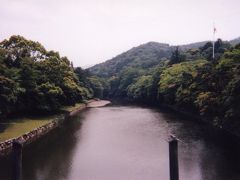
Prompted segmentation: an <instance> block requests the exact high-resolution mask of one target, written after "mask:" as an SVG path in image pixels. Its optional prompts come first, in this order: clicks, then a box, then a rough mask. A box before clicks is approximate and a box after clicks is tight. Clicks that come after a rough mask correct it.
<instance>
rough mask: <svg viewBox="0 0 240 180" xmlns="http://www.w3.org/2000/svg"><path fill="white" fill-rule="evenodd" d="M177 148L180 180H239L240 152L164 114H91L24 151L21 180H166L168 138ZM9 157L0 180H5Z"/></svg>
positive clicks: (124, 110)
mask: <svg viewBox="0 0 240 180" xmlns="http://www.w3.org/2000/svg"><path fill="white" fill-rule="evenodd" d="M171 133H174V134H176V136H177V137H178V138H180V139H181V140H182V141H183V142H184V143H180V144H179V161H180V162H179V166H180V180H240V156H239V153H240V150H239V147H238V145H236V143H234V142H233V141H232V140H231V139H230V138H229V137H226V135H224V134H222V133H219V132H215V130H213V129H211V128H209V127H206V126H204V125H200V124H199V123H196V122H194V123H193V122H191V121H187V120H185V119H184V118H179V117H177V115H174V114H172V113H169V112H161V111H158V110H156V109H151V108H143V107H135V106H108V107H102V108H91V109H88V110H85V111H84V112H82V113H80V114H79V115H78V116H77V117H75V118H74V119H72V120H71V121H69V122H67V123H66V124H64V126H63V127H60V128H58V129H57V130H55V131H53V132H51V133H50V134H49V135H47V136H45V137H43V138H41V139H40V140H39V141H37V142H35V143H33V144H31V145H28V146H26V147H25V148H24V153H23V180H35V179H36V180H63V179H69V180H168V179H169V163H168V142H167V141H166V140H167V138H168V136H169V134H171ZM10 160H11V159H10V157H7V158H4V159H0V179H1V180H5V179H11V161H10Z"/></svg>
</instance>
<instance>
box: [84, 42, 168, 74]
mask: <svg viewBox="0 0 240 180" xmlns="http://www.w3.org/2000/svg"><path fill="white" fill-rule="evenodd" d="M171 52H172V48H171V47H170V46H169V45H168V44H163V43H157V42H149V43H146V44H143V45H140V46H138V47H134V48H132V49H130V50H128V51H127V52H124V53H122V54H120V55H118V56H116V57H114V58H112V59H111V60H108V61H106V62H103V63H100V64H97V65H95V66H93V67H91V68H89V71H90V72H91V73H93V74H95V75H98V76H100V77H111V76H113V75H116V74H118V73H119V72H121V71H122V70H124V69H125V68H129V67H141V68H144V69H147V68H151V67H153V66H156V65H157V64H159V62H160V61H161V60H162V59H163V58H169V57H170V55H171Z"/></svg>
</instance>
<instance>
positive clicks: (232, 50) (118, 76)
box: [89, 38, 240, 136]
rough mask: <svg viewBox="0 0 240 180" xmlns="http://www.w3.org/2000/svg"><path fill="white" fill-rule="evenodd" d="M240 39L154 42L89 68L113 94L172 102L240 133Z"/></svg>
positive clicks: (113, 96) (156, 101) (144, 101)
mask: <svg viewBox="0 0 240 180" xmlns="http://www.w3.org/2000/svg"><path fill="white" fill-rule="evenodd" d="M239 42H240V39H239V38H238V39H235V40H233V41H229V42H228V41H222V40H221V39H218V40H217V41H216V42H215V52H216V54H215V58H214V59H213V58H212V50H213V49H212V48H213V46H212V43H211V42H202V43H194V44H189V45H185V46H179V47H176V46H169V45H168V44H160V43H155V42H150V43H147V44H144V45H141V46H139V47H135V48H133V49H131V50H129V51H127V52H125V53H123V54H121V55H119V56H117V57H115V58H113V59H111V60H109V61H106V62H104V63H101V64H98V65H95V66H93V67H91V68H89V71H90V72H91V73H93V74H95V75H97V76H99V77H101V78H105V79H106V82H108V83H107V86H105V87H104V89H105V91H107V93H106V94H108V97H109V98H121V99H122V98H125V97H127V100H130V101H135V102H140V103H148V104H155V105H158V106H162V105H164V106H169V107H172V108H174V109H177V110H179V111H182V112H187V113H189V114H192V115H196V116H198V117H200V119H203V120H205V121H206V122H208V123H211V124H212V125H214V126H217V127H220V128H223V129H226V130H228V131H230V132H232V133H234V134H237V135H238V136H240V121H239V120H240V44H238V43H239Z"/></svg>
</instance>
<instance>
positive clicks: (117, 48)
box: [0, 0, 240, 67]
mask: <svg viewBox="0 0 240 180" xmlns="http://www.w3.org/2000/svg"><path fill="white" fill-rule="evenodd" d="M213 22H215V25H216V28H217V37H221V38H222V39H224V40H230V39H233V38H236V37H239V36H240V23H239V22H240V0H201V1H200V0H0V40H1V41H2V40H3V39H5V38H9V37H10V36H11V35H13V34H19V35H22V36H24V37H26V38H28V39H31V40H34V41H39V42H40V43H42V44H43V45H44V46H45V47H46V48H47V49H48V50H50V49H52V50H56V51H59V52H60V54H61V55H62V56H67V57H68V58H69V59H70V60H71V61H73V63H74V66H83V67H84V66H88V65H93V64H96V63H99V62H103V61H105V60H108V59H110V58H112V57H114V56H116V55H118V54H120V53H122V52H123V51H126V50H128V49H129V48H131V47H133V46H138V45H139V44H143V43H146V42H149V41H157V42H164V43H169V44H171V45H178V44H186V43H191V42H197V41H203V40H208V39H211V38H212V29H213Z"/></svg>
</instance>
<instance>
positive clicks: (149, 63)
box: [88, 38, 240, 78]
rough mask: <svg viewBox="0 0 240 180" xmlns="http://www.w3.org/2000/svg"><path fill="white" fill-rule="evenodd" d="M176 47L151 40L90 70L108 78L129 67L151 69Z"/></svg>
mask: <svg viewBox="0 0 240 180" xmlns="http://www.w3.org/2000/svg"><path fill="white" fill-rule="evenodd" d="M207 42H209V41H202V42H196V43H190V44H185V45H180V46H179V49H180V50H181V51H188V50H190V49H192V50H196V49H198V48H200V47H203V46H204V45H205V44H207ZM225 42H226V43H229V44H231V45H233V46H235V45H237V44H238V43H240V38H236V39H233V40H231V41H229V42H228V41H225ZM175 47H176V46H170V45H169V44H164V43H158V42H149V43H146V44H142V45H140V46H138V47H134V48H132V49H130V50H128V51H126V52H124V53H122V54H120V55H118V56H116V57H114V58H112V59H110V60H108V61H105V62H103V63H100V64H97V65H94V66H92V67H90V68H88V70H89V71H90V72H91V73H93V74H95V75H97V76H99V77H104V78H107V77H112V76H115V75H117V74H119V73H120V72H121V71H123V70H125V69H127V68H129V67H132V68H143V69H149V68H152V67H154V66H156V65H158V64H159V63H160V62H161V61H163V60H166V59H169V58H170V56H171V53H172V51H173V50H174V48H175Z"/></svg>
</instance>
